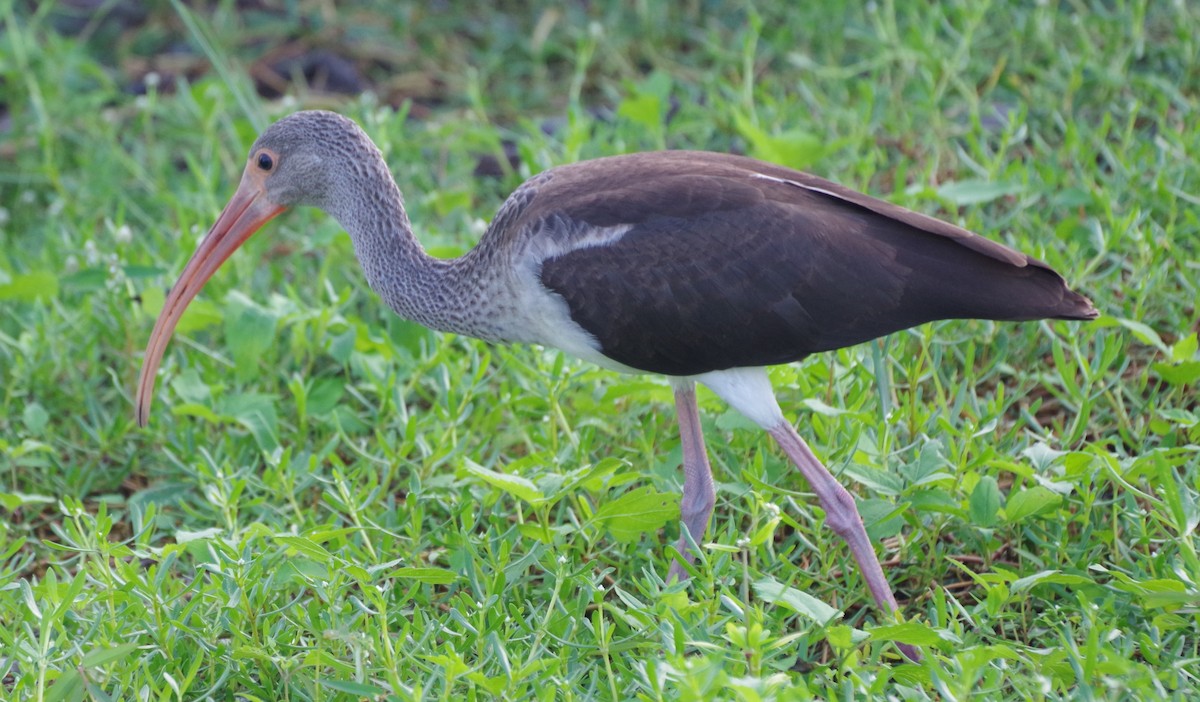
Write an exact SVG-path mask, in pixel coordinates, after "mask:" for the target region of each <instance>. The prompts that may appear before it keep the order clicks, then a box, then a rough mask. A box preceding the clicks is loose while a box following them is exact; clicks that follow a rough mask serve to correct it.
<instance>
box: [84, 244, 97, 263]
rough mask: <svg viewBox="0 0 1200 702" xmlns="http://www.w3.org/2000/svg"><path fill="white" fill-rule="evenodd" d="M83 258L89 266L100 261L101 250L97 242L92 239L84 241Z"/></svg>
mask: <svg viewBox="0 0 1200 702" xmlns="http://www.w3.org/2000/svg"><path fill="white" fill-rule="evenodd" d="M83 260H84V261H86V262H87V264H88V265H89V266H95V265H97V264H99V263H100V251H99V250H98V249H97V248H96V242H94V241H92V240H91V239H88V240H87V241H85V242H83Z"/></svg>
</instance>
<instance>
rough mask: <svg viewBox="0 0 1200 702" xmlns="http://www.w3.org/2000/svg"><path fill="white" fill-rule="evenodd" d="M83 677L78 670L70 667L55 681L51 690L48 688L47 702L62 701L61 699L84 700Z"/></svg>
mask: <svg viewBox="0 0 1200 702" xmlns="http://www.w3.org/2000/svg"><path fill="white" fill-rule="evenodd" d="M83 693H84V689H83V677H82V676H81V675H80V674H79V671H78V670H75V669H74V668H68V669H67V670H66V671H65V672H64V673H63V674H62V676H61V677H60V678H59V679H58V680H55V681H54V684H53V685H51V686H50V689H49V690H46V697H45V698H44V699H45V700H46V702H60V701H61V700H72V701H74V700H82V699H83Z"/></svg>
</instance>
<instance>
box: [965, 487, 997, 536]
mask: <svg viewBox="0 0 1200 702" xmlns="http://www.w3.org/2000/svg"><path fill="white" fill-rule="evenodd" d="M1001 501H1002V497H1001V495H1000V486H999V484H998V483H997V482H996V479H995V478H993V477H992V476H990V475H985V476H983V477H982V478H980V479H979V482H978V483H975V489H974V490H972V491H971V500H970V504H969V509H970V513H971V521H973V522H975V523H976V524H978V525H979V526H982V527H990V526H993V525H994V524H995V523H996V522H997V521H999V514H1000V507H1001Z"/></svg>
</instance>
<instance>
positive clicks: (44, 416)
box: [21, 402, 50, 437]
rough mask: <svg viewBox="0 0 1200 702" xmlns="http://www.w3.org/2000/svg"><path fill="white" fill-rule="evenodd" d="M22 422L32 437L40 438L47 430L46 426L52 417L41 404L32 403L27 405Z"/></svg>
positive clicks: (22, 415) (22, 414)
mask: <svg viewBox="0 0 1200 702" xmlns="http://www.w3.org/2000/svg"><path fill="white" fill-rule="evenodd" d="M21 421H22V422H23V423H24V424H25V429H26V430H27V431H28V432H29V433H30V434H31V435H32V436H35V437H39V436H42V432H44V431H45V430H46V424H47V423H48V422H49V421H50V415H49V414H48V413H47V412H46V408H44V407H42V406H41V404H39V403H37V402H30V403H29V404H27V405H25V411H24V412H22V413H21Z"/></svg>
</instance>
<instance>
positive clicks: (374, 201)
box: [325, 159, 506, 341]
mask: <svg viewBox="0 0 1200 702" xmlns="http://www.w3.org/2000/svg"><path fill="white" fill-rule="evenodd" d="M381 171H382V172H381ZM375 176H376V177H375V178H371V179H370V180H372V181H374V182H360V183H354V184H350V186H349V187H350V188H352V189H353V190H354V192H356V193H358V194H360V197H342V198H335V199H334V202H333V203H332V204H331V205H329V206H327V207H326V208H325V209H326V211H327V212H328V213H329V214H330V215H332V216H333V217H334V218H335V219H337V221H338V223H339V224H341V225H342V227H343V228H344V229H345V230H346V231H347V232H348V233H349V234H350V238H351V240H352V241H353V243H354V254H355V256H356V257H357V258H358V262H359V264H360V265H361V266H362V269H363V272H364V273H365V274H366V277H367V282H368V283H369V284H370V286H371V289H372V290H374V291H375V292H376V293H377V294H378V295H379V296H380V297H381V298H382V299H383V301H384V302H386V303H387V304H388V306H389V307H391V308H392V309H393V310H395V312H396V313H397V314H399V315H400V316H401V317H404V318H405V319H409V320H412V321H414V322H417V323H419V324H422V325H424V326H426V327H429V328H430V329H436V330H438V331H444V332H453V333H456V334H466V335H469V336H473V337H477V338H481V339H486V340H489V341H505V340H506V339H503V338H501V334H500V333H499V331H498V330H497V329H496V328H494V325H493V324H491V323H490V322H489V320H490V319H491V318H492V317H493V315H492V314H491V308H492V307H493V305H494V303H495V299H496V295H497V294H498V293H499V286H498V285H497V281H496V280H495V277H494V276H493V275H489V274H488V273H487V272H486V270H485V268H486V267H483V266H480V265H478V264H477V261H478V259H479V254H480V250H479V249H478V248H476V249H473V250H472V251H470V252H469V253H467V254H466V255H464V256H462V257H460V258H456V259H450V260H443V259H437V258H434V257H432V256H430V255H429V254H427V253H426V252H425V250H424V248H422V246H421V244H420V242H419V241H418V240H417V238H416V236H415V235H414V234H413V231H412V225H411V224H410V223H409V220H408V214H407V213H406V212H405V210H404V203H403V199H402V198H401V195H400V190H399V189H398V188H397V187H396V184H395V182H394V181H393V180H392V178H391V175H390V174H389V173H388V172H387V169H386V166H383V165H382V159H381V163H380V167H379V169H376V170H375ZM364 193H366V194H368V195H367V196H366V197H362V195H361V194H364Z"/></svg>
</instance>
